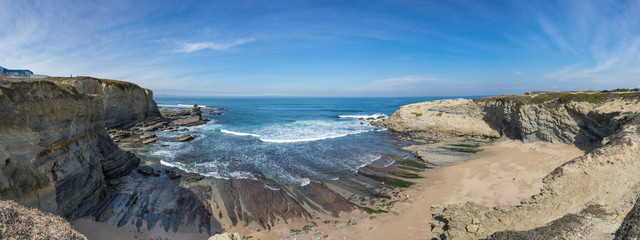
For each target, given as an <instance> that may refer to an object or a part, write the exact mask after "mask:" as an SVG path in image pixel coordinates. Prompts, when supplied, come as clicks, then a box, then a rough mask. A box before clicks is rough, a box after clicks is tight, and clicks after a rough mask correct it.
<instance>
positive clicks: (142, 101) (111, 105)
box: [45, 77, 161, 128]
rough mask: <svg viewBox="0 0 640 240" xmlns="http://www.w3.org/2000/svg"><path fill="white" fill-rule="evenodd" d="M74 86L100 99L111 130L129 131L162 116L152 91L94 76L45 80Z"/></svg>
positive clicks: (106, 124) (105, 118) (107, 124)
mask: <svg viewBox="0 0 640 240" xmlns="http://www.w3.org/2000/svg"><path fill="white" fill-rule="evenodd" d="M45 80H50V81H54V82H57V83H62V84H66V85H70V86H73V87H74V88H75V89H76V90H78V92H80V93H84V94H87V95H91V96H95V97H97V98H99V99H101V103H102V108H103V112H104V124H105V126H106V127H108V128H128V127H131V126H133V125H135V124H136V123H138V122H141V121H143V120H144V119H146V118H149V117H159V116H161V115H160V111H158V107H157V105H156V103H155V101H154V100H153V92H152V91H151V90H149V89H145V88H141V87H139V86H138V85H136V84H133V83H129V82H122V81H116V80H109V79H99V78H92V77H76V78H62V77H56V78H45Z"/></svg>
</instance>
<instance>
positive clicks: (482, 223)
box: [381, 93, 640, 239]
mask: <svg viewBox="0 0 640 240" xmlns="http://www.w3.org/2000/svg"><path fill="white" fill-rule="evenodd" d="M638 99H640V94H638V93H623V94H619V93H610V94H601V93H586V94H585V93H576V94H573V93H563V94H560V93H553V94H550V95H542V96H537V97H536V98H530V97H524V96H501V97H491V98H484V99H480V100H476V101H472V100H450V101H437V102H430V103H418V104H412V105H409V106H408V107H403V108H401V109H400V110H399V111H398V112H396V113H395V114H394V115H393V116H391V117H390V118H389V120H385V121H383V122H382V123H381V125H383V126H386V127H388V128H390V129H392V130H396V131H397V130H400V132H404V133H407V134H410V135H412V136H414V137H417V138H422V139H430V140H432V139H436V140H442V139H443V138H449V139H452V138H456V139H464V138H471V137H490V138H493V137H508V138H512V139H519V140H522V141H527V142H529V141H546V142H563V143H572V144H576V145H580V146H584V147H585V148H587V149H593V150H591V151H590V152H588V153H587V154H586V155H584V156H582V157H578V158H576V159H573V160H571V161H569V162H567V163H565V164H563V165H562V166H560V167H558V168H557V169H556V170H554V171H553V172H552V173H550V174H549V175H548V176H546V177H545V178H544V179H543V187H542V189H541V190H540V193H538V194H536V195H534V196H532V197H531V198H529V199H525V200H523V201H522V202H521V203H520V204H518V205H516V206H498V207H493V208H489V207H486V206H482V205H478V204H474V203H460V204H452V205H449V206H446V207H439V206H434V207H432V209H431V213H432V216H433V218H432V219H433V220H432V222H431V225H432V226H431V227H432V234H433V237H435V238H439V239H479V238H487V237H490V238H491V239H584V238H585V237H588V238H599V237H606V236H610V235H611V234H612V233H614V232H615V231H616V229H618V228H619V227H620V225H621V223H622V222H623V220H624V219H625V217H626V216H627V213H629V211H630V210H631V208H632V207H633V203H634V202H635V201H636V199H637V198H638V194H640V175H638V174H637V172H638V171H640V162H639V161H637V156H638V154H639V153H640V135H638V132H639V131H640V127H639V121H638V117H637V115H638V113H640V102H639V101H638ZM456 124H461V126H459V127H456V126H455V125H456ZM636 215H637V214H636ZM629 218H632V217H627V219H629ZM629 221H633V220H629ZM635 221H637V219H636V220H635ZM627 225H628V224H627ZM621 231H623V230H621ZM636 231H637V230H636ZM623 232H624V231H623ZM492 234H493V235H492ZM619 234H621V235H623V233H619Z"/></svg>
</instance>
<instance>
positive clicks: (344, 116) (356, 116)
mask: <svg viewBox="0 0 640 240" xmlns="http://www.w3.org/2000/svg"><path fill="white" fill-rule="evenodd" d="M338 117H339V118H356V119H363V118H364V119H367V118H369V119H371V118H373V119H380V118H386V117H387V115H385V114H382V113H374V114H371V115H338Z"/></svg>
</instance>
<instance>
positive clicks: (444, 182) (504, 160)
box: [254, 140, 584, 240]
mask: <svg viewBox="0 0 640 240" xmlns="http://www.w3.org/2000/svg"><path fill="white" fill-rule="evenodd" d="M483 148H484V151H482V152H479V153H477V154H474V155H473V156H472V160H470V161H467V162H462V163H456V164H452V165H447V166H443V167H438V168H435V169H431V170H427V171H425V172H423V173H422V176H423V177H424V178H422V179H419V180H417V181H416V182H417V183H418V184H416V187H413V188H411V189H407V190H405V191H404V192H403V195H404V197H405V199H406V201H404V202H400V203H397V204H396V205H394V211H393V212H390V213H386V214H380V215H375V216H376V217H375V218H374V219H370V218H365V219H360V220H359V223H358V224H357V225H355V226H350V227H347V228H341V227H340V225H339V224H338V225H337V226H336V225H334V224H322V223H319V224H318V227H317V228H314V230H315V229H317V230H319V231H320V232H322V233H323V234H326V235H329V237H330V239H344V237H346V239H397V240H401V239H431V232H430V229H431V227H430V225H429V221H430V220H431V214H430V212H429V211H430V208H431V206H432V205H435V204H438V205H441V206H442V205H446V204H450V203H457V202H466V201H473V202H476V203H481V204H486V205H489V206H495V205H499V204H516V203H518V202H519V201H520V200H522V199H523V198H528V197H530V196H531V195H534V194H536V193H538V192H539V191H540V188H541V187H542V178H543V177H544V176H546V175H547V174H549V173H550V172H551V171H553V169H555V168H556V167H558V166H560V165H561V164H562V163H564V162H566V161H568V160H571V159H573V158H576V157H578V156H582V155H584V152H583V151H582V150H580V149H578V148H577V147H575V146H573V145H568V144H557V143H554V144H552V143H543V142H535V143H521V142H519V141H512V140H509V141H502V142H496V143H493V144H491V145H489V146H485V147H483ZM345 221H346V220H345ZM343 222H344V221H343ZM272 238H273V239H277V236H261V239H272ZM295 238H296V239H317V236H313V235H311V234H310V235H306V236H305V235H297V236H295ZM254 239H255V238H254Z"/></svg>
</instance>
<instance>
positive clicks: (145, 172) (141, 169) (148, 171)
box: [136, 166, 154, 176]
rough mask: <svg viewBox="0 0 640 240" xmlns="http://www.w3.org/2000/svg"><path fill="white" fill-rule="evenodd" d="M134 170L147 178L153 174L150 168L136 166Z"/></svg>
mask: <svg viewBox="0 0 640 240" xmlns="http://www.w3.org/2000/svg"><path fill="white" fill-rule="evenodd" d="M136 170H138V172H139V173H140V174H142V175H145V176H149V175H152V174H153V173H154V169H153V168H152V167H150V166H138V167H137V168H136Z"/></svg>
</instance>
